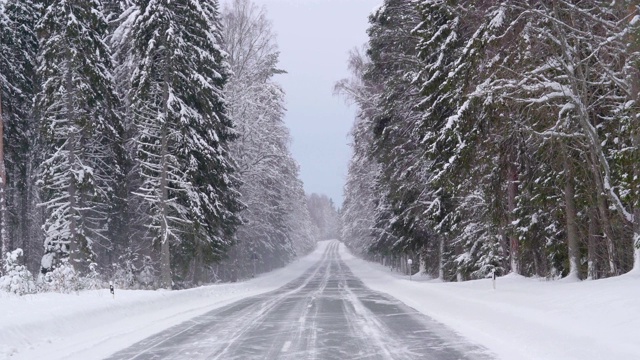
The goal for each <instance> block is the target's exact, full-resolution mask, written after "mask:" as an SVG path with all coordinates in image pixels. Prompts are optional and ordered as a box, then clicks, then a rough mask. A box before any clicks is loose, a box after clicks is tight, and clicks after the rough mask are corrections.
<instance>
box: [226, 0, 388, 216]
mask: <svg viewBox="0 0 640 360" xmlns="http://www.w3.org/2000/svg"><path fill="white" fill-rule="evenodd" d="M253 1H254V3H256V4H257V5H259V6H263V5H264V6H265V7H266V9H267V17H268V18H269V19H270V20H271V21H272V23H273V30H274V32H275V33H276V35H277V42H278V47H279V49H280V68H281V69H283V70H286V71H287V72H288V74H285V75H279V76H278V78H277V81H278V82H279V83H280V84H282V86H283V87H284V90H285V92H286V94H287V109H288V111H287V115H286V117H285V122H286V123H287V126H288V127H289V129H290V130H291V135H292V137H293V144H292V148H291V150H292V152H293V156H294V157H295V159H296V160H297V161H298V163H299V164H300V172H301V178H302V181H303V182H304V186H305V190H306V191H307V193H312V192H315V193H320V194H325V195H327V196H329V197H330V198H332V199H333V201H334V203H335V204H336V205H338V206H339V205H340V204H342V189H343V186H344V183H345V179H346V175H347V165H348V162H349V159H350V156H351V149H350V148H349V146H348V143H349V141H350V140H349V138H348V136H347V134H348V132H349V130H350V129H351V125H352V124H353V119H354V116H355V115H354V114H355V109H354V108H351V107H349V106H348V105H347V104H346V103H345V101H344V99H343V98H341V97H338V96H333V86H334V84H335V83H336V81H338V80H340V79H342V78H345V77H348V76H349V72H348V70H347V58H348V52H349V50H351V49H352V48H354V47H360V46H361V45H362V44H364V43H365V42H366V41H367V35H366V29H367V28H368V17H369V14H370V13H371V12H372V11H373V10H374V9H375V8H376V7H377V6H378V5H379V4H381V3H382V0H253ZM223 2H224V1H223Z"/></svg>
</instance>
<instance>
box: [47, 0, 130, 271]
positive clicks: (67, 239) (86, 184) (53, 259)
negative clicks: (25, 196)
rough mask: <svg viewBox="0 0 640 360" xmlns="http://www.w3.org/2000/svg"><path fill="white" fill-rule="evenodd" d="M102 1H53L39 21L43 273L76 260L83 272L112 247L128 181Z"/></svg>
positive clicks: (74, 262)
mask: <svg viewBox="0 0 640 360" xmlns="http://www.w3.org/2000/svg"><path fill="white" fill-rule="evenodd" d="M102 11H103V9H102V4H101V3H100V1H98V0H88V1H87V0H71V1H59V0H53V1H50V2H47V5H46V7H45V8H44V12H43V14H44V15H43V17H42V18H41V19H40V21H39V22H38V26H37V31H38V34H39V44H40V52H39V56H38V68H37V75H38V78H39V79H42V85H41V87H42V88H41V89H40V91H39V93H38V95H37V98H36V106H37V111H38V116H39V128H40V131H41V136H42V144H41V147H42V152H43V162H42V164H41V166H40V183H39V185H40V187H41V189H42V195H41V198H42V206H44V208H45V209H46V219H45V223H44V226H43V229H44V232H45V240H44V246H45V255H44V257H43V259H42V269H41V270H42V272H48V271H51V270H53V269H54V268H55V267H56V266H57V264H58V263H59V262H60V261H65V259H66V258H69V260H70V263H71V265H72V266H74V267H75V268H76V269H83V268H86V266H88V262H91V261H95V258H96V251H97V248H99V247H100V248H109V247H110V246H111V242H110V239H109V224H110V222H111V221H112V216H113V214H114V213H115V211H114V209H113V207H112V205H113V204H112V196H113V193H114V189H116V188H117V187H118V186H119V183H120V182H121V178H122V169H121V164H119V156H120V154H122V149H121V135H122V125H121V123H120V118H119V117H118V115H117V113H116V109H117V106H118V99H117V97H116V96H115V92H114V87H113V83H112V81H113V76H112V64H111V57H110V52H109V49H108V48H107V46H106V45H105V42H104V39H105V36H106V31H107V23H106V21H105V18H104V16H103V12H102Z"/></svg>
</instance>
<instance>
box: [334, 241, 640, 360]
mask: <svg viewBox="0 0 640 360" xmlns="http://www.w3.org/2000/svg"><path fill="white" fill-rule="evenodd" d="M340 255H341V257H342V259H343V260H344V261H345V262H346V263H347V265H348V266H349V268H351V271H352V272H353V273H354V274H355V275H356V276H358V277H360V278H361V279H362V280H363V281H364V283H365V284H366V285H367V286H369V287H370V288H372V289H374V290H377V291H381V292H385V293H388V294H390V295H392V296H394V297H396V298H398V299H399V300H401V301H402V302H404V303H405V304H407V305H409V306H411V307H413V308H414V309H416V310H418V311H420V312H422V313H424V314H426V315H428V316H430V317H432V318H433V319H435V320H437V321H439V322H441V323H444V324H445V325H447V326H449V327H451V328H452V329H453V330H454V331H456V332H458V333H459V334H461V335H462V336H464V337H466V338H468V339H469V340H470V341H473V342H475V343H478V344H480V345H484V346H485V347H487V348H488V349H489V350H490V351H492V352H493V353H495V354H496V356H497V357H498V358H499V359H505V360H512V359H519V360H527V359H531V360H540V359H544V360H556V359H557V360H569V359H580V360H602V359H616V360H637V359H640V340H638V334H639V332H638V331H639V329H640V276H638V275H623V276H619V277H616V278H611V279H603V280H597V281H583V282H564V281H545V280H542V279H529V278H524V277H520V276H511V275H508V276H505V277H501V278H498V279H497V282H496V290H493V288H492V284H491V280H490V279H486V280H476V281H468V282H463V283H442V282H438V281H434V280H426V279H421V277H420V276H414V277H413V280H414V281H410V280H409V278H408V276H402V275H401V274H398V273H392V272H390V271H389V269H388V268H387V267H384V266H382V265H379V264H374V263H369V262H366V261H363V260H360V259H358V258H355V257H354V256H352V255H351V254H350V253H349V252H348V250H347V249H345V247H344V245H342V244H341V245H340ZM416 280H417V281H416Z"/></svg>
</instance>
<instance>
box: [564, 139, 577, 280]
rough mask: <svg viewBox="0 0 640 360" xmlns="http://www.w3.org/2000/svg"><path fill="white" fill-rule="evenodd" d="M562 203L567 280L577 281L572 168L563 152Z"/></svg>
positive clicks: (567, 156) (567, 155)
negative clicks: (567, 266)
mask: <svg viewBox="0 0 640 360" xmlns="http://www.w3.org/2000/svg"><path fill="white" fill-rule="evenodd" d="M563 155H564V167H565V182H564V201H565V212H566V216H567V248H568V250H569V275H568V276H567V277H568V278H574V279H579V278H580V272H579V269H578V261H579V259H578V256H579V251H578V227H577V224H576V204H575V194H574V181H573V167H572V165H571V160H570V159H569V154H567V153H566V151H564V154H563Z"/></svg>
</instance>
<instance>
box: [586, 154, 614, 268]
mask: <svg viewBox="0 0 640 360" xmlns="http://www.w3.org/2000/svg"><path fill="white" fill-rule="evenodd" d="M591 159H592V164H591V166H592V167H594V168H595V167H597V166H598V165H597V164H598V163H597V159H596V158H595V155H594V154H593V152H592V153H591ZM592 173H593V176H594V178H595V179H596V187H597V189H596V202H597V204H598V213H599V215H600V225H601V226H602V231H603V232H604V237H605V242H606V244H607V259H608V262H609V274H610V275H617V274H618V268H617V266H616V261H615V260H616V248H615V244H614V242H613V232H612V231H611V221H610V220H609V207H608V206H607V199H606V198H605V195H604V194H603V191H605V190H604V184H603V181H602V177H601V174H600V172H599V171H598V170H595V169H594V171H593V172H592Z"/></svg>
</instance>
